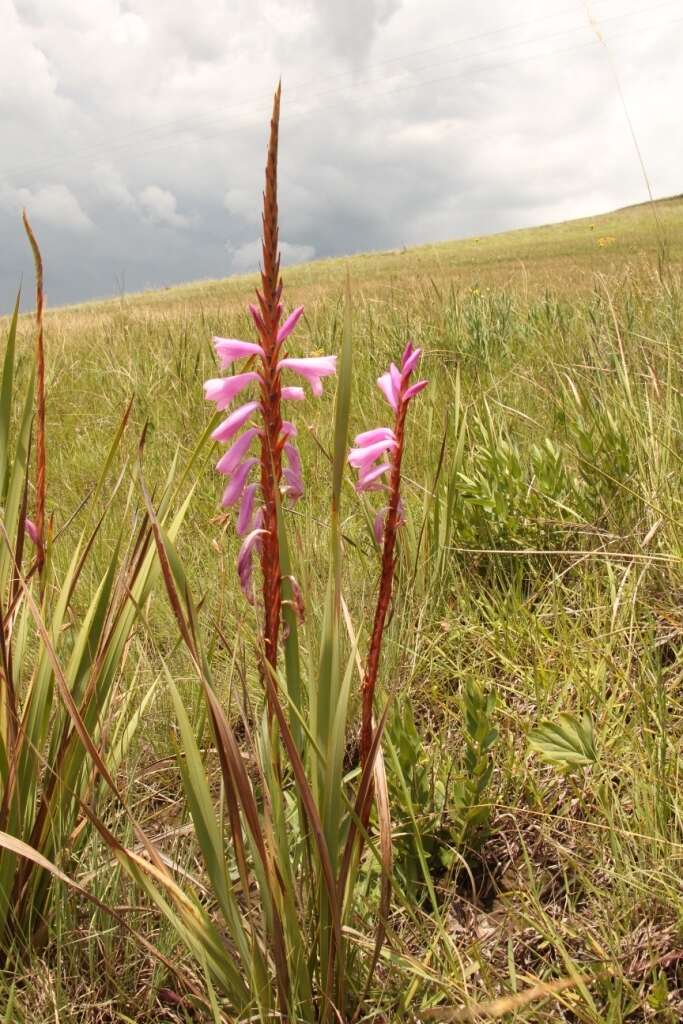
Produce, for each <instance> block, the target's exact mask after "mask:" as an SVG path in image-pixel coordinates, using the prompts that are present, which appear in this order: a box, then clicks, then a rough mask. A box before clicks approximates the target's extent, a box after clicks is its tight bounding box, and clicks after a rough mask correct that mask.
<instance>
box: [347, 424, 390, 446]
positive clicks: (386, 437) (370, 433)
mask: <svg viewBox="0 0 683 1024" xmlns="http://www.w3.org/2000/svg"><path fill="white" fill-rule="evenodd" d="M395 440H396V438H395V437H394V432H393V430H391V429H390V428H389V427H375V429H374V430H366V431H365V432H364V433H362V434H358V436H357V437H356V439H355V442H354V443H355V444H356V445H357V447H358V448H366V447H367V446H368V445H370V444H375V442H376V441H395Z"/></svg>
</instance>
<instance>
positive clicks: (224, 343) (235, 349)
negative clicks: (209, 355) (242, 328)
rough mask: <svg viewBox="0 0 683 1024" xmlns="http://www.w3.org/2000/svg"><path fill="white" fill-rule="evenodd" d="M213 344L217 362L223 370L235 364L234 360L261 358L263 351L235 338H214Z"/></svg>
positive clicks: (251, 343) (248, 342) (259, 347)
mask: <svg viewBox="0 0 683 1024" xmlns="http://www.w3.org/2000/svg"><path fill="white" fill-rule="evenodd" d="M213 344H214V347H215V349H216V355H217V356H218V362H219V363H220V364H221V366H222V367H223V369H224V370H227V368H228V367H229V366H232V364H233V363H234V362H235V360H236V359H246V358H247V357H248V356H261V358H263V354H264V353H263V349H262V348H261V346H260V345H255V344H254V343H253V342H252V341H238V340H237V338H214V339H213Z"/></svg>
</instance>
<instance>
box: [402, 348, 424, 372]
mask: <svg viewBox="0 0 683 1024" xmlns="http://www.w3.org/2000/svg"><path fill="white" fill-rule="evenodd" d="M409 344H410V343H409ZM406 352H408V350H407V349H406ZM421 355H422V349H421V348H415V349H414V348H412V346H411V351H410V352H408V354H407V355H406V354H405V352H404V354H403V364H402V367H401V376H402V377H403V378H404V379H405V378H406V377H409V376H410V374H411V373H412V372H413V370H414V369H415V367H416V366H417V364H418V363H419V361H420V356H421Z"/></svg>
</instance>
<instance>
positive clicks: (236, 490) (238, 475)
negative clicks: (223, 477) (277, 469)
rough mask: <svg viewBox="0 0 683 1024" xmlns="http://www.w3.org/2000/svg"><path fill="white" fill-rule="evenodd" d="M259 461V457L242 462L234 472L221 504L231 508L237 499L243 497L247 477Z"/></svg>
mask: <svg viewBox="0 0 683 1024" xmlns="http://www.w3.org/2000/svg"><path fill="white" fill-rule="evenodd" d="M257 462H258V459H245V460H244V462H242V463H240V465H239V466H238V467H237V469H236V470H235V472H234V473H233V476H232V480H231V481H230V483H229V484H228V486H227V487H226V488H225V490H224V491H223V497H222V498H221V505H222V506H223V508H230V506H231V505H234V504H235V502H236V501H239V499H240V498H241V497H242V491H243V490H244V485H245V484H246V482H247V477H248V476H249V474H250V472H251V471H252V469H253V468H254V466H255V465H256V463H257Z"/></svg>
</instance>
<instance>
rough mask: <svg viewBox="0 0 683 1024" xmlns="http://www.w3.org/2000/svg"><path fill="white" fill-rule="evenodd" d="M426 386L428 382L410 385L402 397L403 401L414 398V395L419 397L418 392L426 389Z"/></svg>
mask: <svg viewBox="0 0 683 1024" xmlns="http://www.w3.org/2000/svg"><path fill="white" fill-rule="evenodd" d="M428 384H429V381H428V380H418V382H417V383H416V384H411V385H410V387H409V388H408V390H407V391H406V393H405V395H404V396H403V400H404V401H405V402H407V401H408V399H410V398H414V397H415V395H419V393H420V391H422V389H423V388H426V387H427V385H428Z"/></svg>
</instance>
